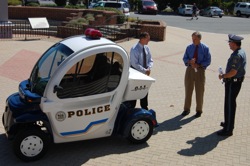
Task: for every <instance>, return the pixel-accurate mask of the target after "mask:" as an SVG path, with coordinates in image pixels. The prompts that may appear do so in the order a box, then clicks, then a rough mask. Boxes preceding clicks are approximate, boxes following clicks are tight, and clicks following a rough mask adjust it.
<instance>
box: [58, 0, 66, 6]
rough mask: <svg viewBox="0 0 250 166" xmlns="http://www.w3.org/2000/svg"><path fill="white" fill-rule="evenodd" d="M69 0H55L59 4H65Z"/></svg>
mask: <svg viewBox="0 0 250 166" xmlns="http://www.w3.org/2000/svg"><path fill="white" fill-rule="evenodd" d="M66 1H67V0H55V3H56V4H57V6H65V5H66Z"/></svg>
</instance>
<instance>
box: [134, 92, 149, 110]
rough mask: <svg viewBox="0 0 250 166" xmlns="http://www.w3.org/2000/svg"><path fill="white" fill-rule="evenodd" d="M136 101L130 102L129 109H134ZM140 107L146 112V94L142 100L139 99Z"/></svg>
mask: <svg viewBox="0 0 250 166" xmlns="http://www.w3.org/2000/svg"><path fill="white" fill-rule="evenodd" d="M136 101H137V100H131V101H130V106H131V108H135V106H136ZM140 105H141V108H143V109H145V110H148V94H147V95H146V96H145V97H144V98H142V99H140Z"/></svg>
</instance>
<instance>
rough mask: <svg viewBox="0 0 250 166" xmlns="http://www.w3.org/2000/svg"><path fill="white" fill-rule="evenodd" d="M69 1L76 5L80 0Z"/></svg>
mask: <svg viewBox="0 0 250 166" xmlns="http://www.w3.org/2000/svg"><path fill="white" fill-rule="evenodd" d="M69 3H70V4H71V5H76V4H77V3H78V0H69Z"/></svg>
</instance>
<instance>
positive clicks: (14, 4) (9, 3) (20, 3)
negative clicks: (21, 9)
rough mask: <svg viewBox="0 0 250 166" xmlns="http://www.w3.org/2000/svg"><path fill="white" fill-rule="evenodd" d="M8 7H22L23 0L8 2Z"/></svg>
mask: <svg viewBox="0 0 250 166" xmlns="http://www.w3.org/2000/svg"><path fill="white" fill-rule="evenodd" d="M8 5H12V6H17V5H22V0H8Z"/></svg>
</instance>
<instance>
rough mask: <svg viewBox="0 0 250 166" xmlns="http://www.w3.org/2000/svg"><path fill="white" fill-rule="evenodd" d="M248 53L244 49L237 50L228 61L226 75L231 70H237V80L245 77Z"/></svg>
mask: <svg viewBox="0 0 250 166" xmlns="http://www.w3.org/2000/svg"><path fill="white" fill-rule="evenodd" d="M246 63H247V62H246V53H245V51H244V50H243V49H241V48H240V49H237V50H235V51H234V52H233V53H232V54H231V56H230V58H229V59H228V61H227V68H226V73H228V72H229V71H230V70H231V69H235V70H237V73H236V75H235V76H234V77H235V78H240V77H243V76H244V75H245V73H246Z"/></svg>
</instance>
